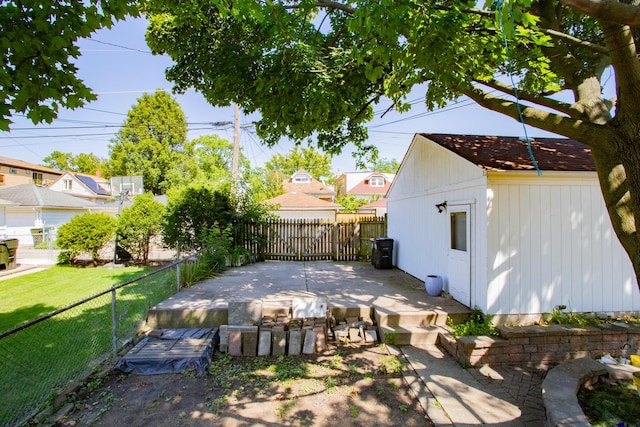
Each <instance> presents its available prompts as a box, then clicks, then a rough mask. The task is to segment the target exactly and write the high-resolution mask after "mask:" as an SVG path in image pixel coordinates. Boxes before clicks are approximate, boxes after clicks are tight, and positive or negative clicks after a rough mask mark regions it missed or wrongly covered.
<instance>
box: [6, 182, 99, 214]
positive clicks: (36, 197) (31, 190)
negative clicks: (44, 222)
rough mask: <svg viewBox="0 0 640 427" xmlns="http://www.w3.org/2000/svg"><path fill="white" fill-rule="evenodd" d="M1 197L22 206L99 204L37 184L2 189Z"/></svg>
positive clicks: (84, 206) (69, 206)
mask: <svg viewBox="0 0 640 427" xmlns="http://www.w3.org/2000/svg"><path fill="white" fill-rule="evenodd" d="M0 199H5V200H9V201H11V202H13V203H15V204H17V205H21V206H37V207H55V208H87V207H93V206H98V205H96V204H95V203H92V202H89V201H86V200H83V199H80V198H78V197H74V196H70V195H68V194H64V193H60V192H59V191H54V190H50V189H48V188H46V187H40V186H38V185H35V184H21V185H15V186H13V187H7V188H3V189H0Z"/></svg>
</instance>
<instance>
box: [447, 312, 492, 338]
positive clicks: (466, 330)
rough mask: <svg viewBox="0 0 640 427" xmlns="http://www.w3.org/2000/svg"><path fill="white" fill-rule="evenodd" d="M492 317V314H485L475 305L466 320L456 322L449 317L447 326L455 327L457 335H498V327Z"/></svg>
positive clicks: (454, 330) (455, 334) (454, 331)
mask: <svg viewBox="0 0 640 427" xmlns="http://www.w3.org/2000/svg"><path fill="white" fill-rule="evenodd" d="M491 319H492V316H490V315H486V316H485V315H484V313H482V311H481V310H480V309H479V308H478V307H474V308H473V309H472V310H471V314H470V315H469V319H467V321H466V322H464V323H457V324H454V323H453V321H452V320H451V319H448V320H447V326H449V327H450V328H451V329H453V333H454V336H456V337H463V336H481V335H498V334H499V332H498V329H497V328H496V327H495V326H493V324H492V323H491Z"/></svg>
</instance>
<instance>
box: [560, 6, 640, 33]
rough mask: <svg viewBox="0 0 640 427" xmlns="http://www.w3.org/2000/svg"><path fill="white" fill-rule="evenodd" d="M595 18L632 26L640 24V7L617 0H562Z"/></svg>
mask: <svg viewBox="0 0 640 427" xmlns="http://www.w3.org/2000/svg"><path fill="white" fill-rule="evenodd" d="M560 2H561V3H563V4H565V5H567V6H569V7H572V8H574V9H576V10H579V11H581V12H583V13H585V14H587V15H589V16H591V17H593V18H596V19H598V20H602V21H608V22H613V23H616V24H621V25H630V26H632V27H639V26H640V7H639V6H636V5H632V4H626V3H622V2H620V1H617V0H560Z"/></svg>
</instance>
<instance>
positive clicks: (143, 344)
mask: <svg viewBox="0 0 640 427" xmlns="http://www.w3.org/2000/svg"><path fill="white" fill-rule="evenodd" d="M218 339H219V333H218V329H217V328H182V329H157V330H154V331H152V332H151V333H149V335H147V336H146V337H145V338H143V339H142V340H141V341H140V342H139V343H138V344H136V345H135V346H134V347H133V348H132V349H131V350H129V352H128V353H127V354H126V355H125V356H124V357H122V358H121V359H120V360H119V361H118V363H116V366H115V368H114V369H118V370H120V371H122V372H126V373H134V374H138V375H154V374H171V373H179V372H185V371H195V372H196V374H197V375H198V376H200V377H202V376H204V375H206V373H207V370H208V369H209V364H210V363H211V357H212V356H213V349H214V347H215V345H216V344H217V342H218Z"/></svg>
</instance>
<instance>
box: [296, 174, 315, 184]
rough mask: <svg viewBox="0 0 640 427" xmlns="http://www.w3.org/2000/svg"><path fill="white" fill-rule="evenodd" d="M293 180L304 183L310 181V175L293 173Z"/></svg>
mask: <svg viewBox="0 0 640 427" xmlns="http://www.w3.org/2000/svg"><path fill="white" fill-rule="evenodd" d="M293 182H295V183H306V182H311V176H309V175H302V174H301V175H294V176H293Z"/></svg>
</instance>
